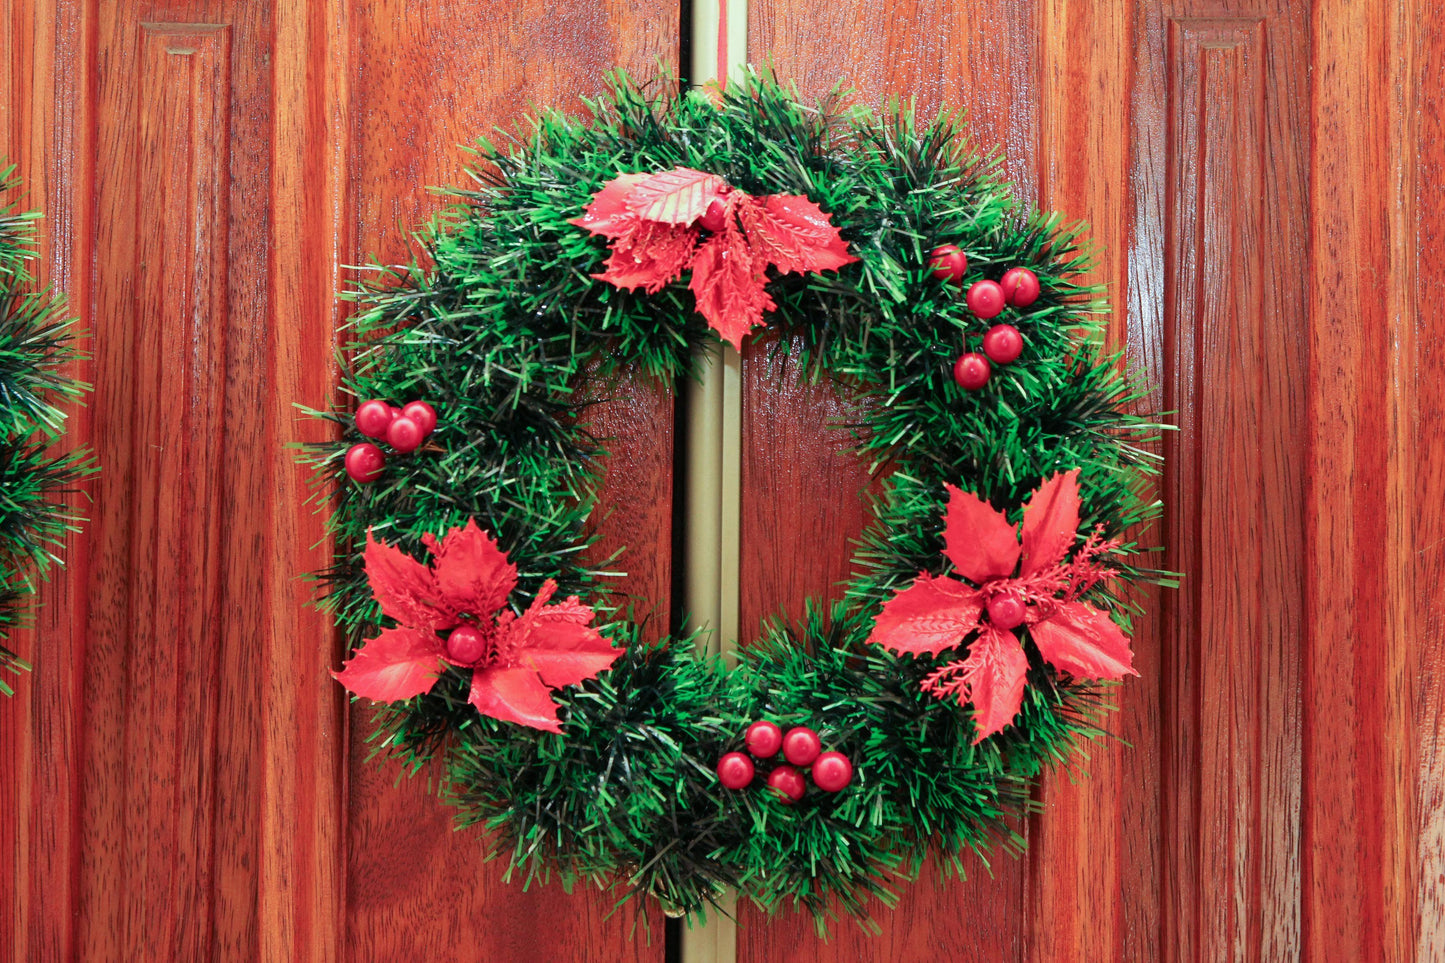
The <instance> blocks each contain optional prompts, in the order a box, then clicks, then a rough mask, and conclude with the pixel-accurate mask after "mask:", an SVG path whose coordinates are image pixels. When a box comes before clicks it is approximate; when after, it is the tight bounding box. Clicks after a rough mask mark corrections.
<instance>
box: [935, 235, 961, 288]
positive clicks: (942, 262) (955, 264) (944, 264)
mask: <svg viewBox="0 0 1445 963" xmlns="http://www.w3.org/2000/svg"><path fill="white" fill-rule="evenodd" d="M928 266H929V267H931V268H932V269H933V276H934V277H936V278H938V280H940V281H951V282H952V283H954V284H960V283H962V281H963V275H964V273H965V272H966V271H967V270H968V255H966V254H964V253H963V252H962V251H960V250H959V249H958V245H957V244H940V245H939V246H938V247H936V248H934V249H933V251H932V252H931V253H930V254H929V255H928Z"/></svg>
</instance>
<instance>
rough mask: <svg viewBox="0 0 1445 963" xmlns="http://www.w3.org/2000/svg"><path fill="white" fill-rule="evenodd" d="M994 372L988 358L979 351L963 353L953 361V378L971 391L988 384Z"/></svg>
mask: <svg viewBox="0 0 1445 963" xmlns="http://www.w3.org/2000/svg"><path fill="white" fill-rule="evenodd" d="M992 373H993V368H992V367H991V366H990V365H989V363H988V359H987V358H985V357H984V356H983V355H981V354H979V353H978V352H977V351H970V352H968V353H967V354H961V355H959V356H958V360H957V361H955V362H954V363H953V380H954V381H957V382H958V383H959V385H960V386H962V387H964V388H967V389H968V390H969V391H977V390H978V389H980V388H982V387H983V386H984V385H986V384H988V376H989V375H990V374H992Z"/></svg>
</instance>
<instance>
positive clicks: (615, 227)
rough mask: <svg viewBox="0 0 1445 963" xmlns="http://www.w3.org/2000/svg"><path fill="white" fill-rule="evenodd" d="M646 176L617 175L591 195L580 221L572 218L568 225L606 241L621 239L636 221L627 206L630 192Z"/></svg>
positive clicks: (634, 225) (646, 176)
mask: <svg viewBox="0 0 1445 963" xmlns="http://www.w3.org/2000/svg"><path fill="white" fill-rule="evenodd" d="M648 176H649V175H647V174H618V175H617V176H616V177H614V178H613V179H612V180H610V181H608V182H607V183H606V184H605V185H604V186H603V188H602V189H601V190H600V191H598V192H597V193H596V194H593V195H592V201H591V203H589V204H588V205H587V207H586V208H585V209H584V210H583V212H582V216H581V217H574V218H572V219H571V220H570V221H568V222H567V223H568V224H575V225H577V226H578V227H584V228H586V229H587V230H589V231H591V232H592V233H593V234H605V235H606V236H607V237H613V238H616V237H622V236H624V235H627V234H630V233H631V232H632V231H633V230H634V229H636V227H637V224H638V221H639V218H638V216H637V214H636V213H634V212H633V210H632V209H631V208H630V207H628V206H627V202H628V200H629V199H630V198H631V197H632V192H633V190H634V189H635V188H636V187H637V185H638V184H640V183H641V182H642V181H645V180H647V178H648Z"/></svg>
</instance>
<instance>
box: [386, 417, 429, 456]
mask: <svg viewBox="0 0 1445 963" xmlns="http://www.w3.org/2000/svg"><path fill="white" fill-rule="evenodd" d="M422 437H423V433H422V430H421V425H418V424H417V423H416V422H414V421H412V420H411V419H410V418H408V417H407V416H406V415H402V416H401V417H400V418H397V419H396V420H395V421H393V422H392V423H391V427H390V428H388V429H386V443H387V444H388V445H390V446H391V447H392V448H394V449H396V450H397V451H398V452H400V453H401V454H403V455H405V454H407V453H408V452H413V451H416V449H417V446H418V445H420V444H421V440H422Z"/></svg>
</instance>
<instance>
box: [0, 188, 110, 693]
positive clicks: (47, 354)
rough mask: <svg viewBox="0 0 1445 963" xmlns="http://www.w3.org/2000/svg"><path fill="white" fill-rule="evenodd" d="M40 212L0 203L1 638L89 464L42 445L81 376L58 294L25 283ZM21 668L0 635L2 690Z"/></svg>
mask: <svg viewBox="0 0 1445 963" xmlns="http://www.w3.org/2000/svg"><path fill="white" fill-rule="evenodd" d="M19 187H20V183H19V180H18V179H17V178H16V177H15V167H14V165H10V166H3V165H0V196H7V197H13V196H14V195H15V194H17V193H18V192H19ZM39 217H40V215H39V214H35V213H30V212H23V211H19V210H17V204H16V203H15V202H14V201H11V202H9V203H6V204H3V205H0V642H3V641H4V640H5V639H6V637H7V636H8V634H9V632H10V630H11V629H13V628H14V627H15V626H17V625H19V624H21V623H22V620H23V618H24V615H25V612H24V609H23V607H22V606H23V603H24V601H25V599H26V598H27V597H28V596H30V595H31V594H33V593H34V591H35V587H36V583H35V578H36V576H37V575H40V576H43V575H44V574H45V572H46V571H47V569H48V568H49V566H50V564H51V563H52V562H53V561H56V555H55V552H56V550H57V549H58V548H59V547H60V545H61V543H62V542H63V541H64V538H65V533H66V532H68V531H74V530H75V529H76V526H77V525H78V524H79V522H80V519H79V517H78V516H77V515H76V514H75V513H74V512H73V511H71V509H70V508H69V507H67V506H66V505H65V504H64V503H63V502H62V501H61V500H60V499H61V495H62V494H63V493H64V492H65V490H66V489H67V487H68V486H70V485H71V484H73V483H74V482H75V481H76V480H77V479H79V478H81V477H83V476H84V475H86V474H89V473H90V472H91V471H93V470H94V469H93V468H92V467H91V465H90V458H89V456H88V455H86V454H85V453H84V452H79V451H75V452H70V453H67V454H61V455H54V454H52V453H51V452H49V451H48V448H49V446H50V444H51V443H52V442H54V441H55V440H56V439H58V438H59V437H60V435H61V434H62V433H63V432H64V429H65V415H64V414H63V413H62V411H61V410H60V407H59V405H62V404H64V403H66V402H71V401H75V400H77V399H79V398H80V396H81V394H82V393H83V392H84V390H85V387H86V386H84V385H82V384H80V383H79V382H77V381H74V380H72V379H71V378H69V377H67V376H66V375H65V374H64V373H63V370H62V369H63V368H64V366H65V365H67V364H68V363H70V362H71V361H73V360H74V359H75V358H76V357H77V353H76V350H75V342H74V339H75V332H74V330H73V324H74V321H73V320H72V319H71V318H69V317H67V316H66V314H65V304H64V301H63V300H62V299H61V298H60V297H59V296H57V295H56V294H54V293H53V292H51V291H49V290H40V291H35V290H32V289H31V288H32V280H33V279H32V277H31V275H30V272H29V269H28V262H29V261H30V260H31V259H33V258H34V256H35V254H34V249H33V246H32V242H33V239H34V230H35V222H36V221H37V220H38V219H39ZM23 668H26V665H25V663H23V662H21V661H20V659H19V658H18V657H17V656H16V655H15V654H14V653H13V652H11V651H10V650H9V649H7V648H5V646H4V645H0V693H4V694H6V695H9V694H10V693H11V690H10V688H9V686H8V685H6V682H5V678H4V673H7V672H16V671H19V670H20V669H23Z"/></svg>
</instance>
